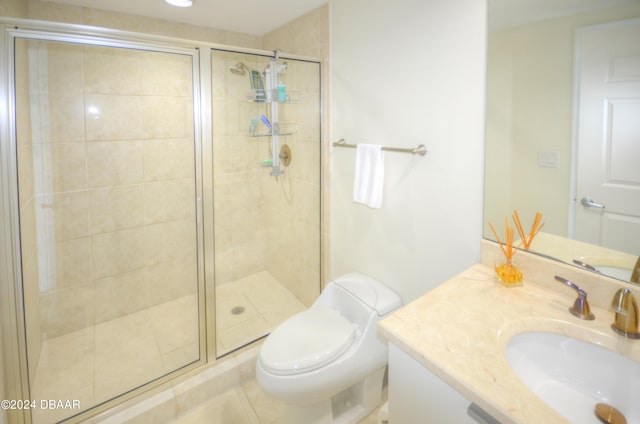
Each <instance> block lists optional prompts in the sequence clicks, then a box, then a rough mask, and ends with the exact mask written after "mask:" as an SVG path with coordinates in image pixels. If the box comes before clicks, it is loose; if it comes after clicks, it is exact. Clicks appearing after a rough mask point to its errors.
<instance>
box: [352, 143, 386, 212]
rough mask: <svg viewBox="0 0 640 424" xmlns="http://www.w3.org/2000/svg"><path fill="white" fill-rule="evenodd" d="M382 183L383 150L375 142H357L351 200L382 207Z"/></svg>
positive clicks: (373, 206)
mask: <svg viewBox="0 0 640 424" xmlns="http://www.w3.org/2000/svg"><path fill="white" fill-rule="evenodd" d="M383 185H384V152H383V151H382V146H379V145H376V144H358V145H357V147H356V175H355V181H354V184H353V201H354V202H358V203H364V204H365V205H367V206H369V207H371V208H380V207H382V187H383Z"/></svg>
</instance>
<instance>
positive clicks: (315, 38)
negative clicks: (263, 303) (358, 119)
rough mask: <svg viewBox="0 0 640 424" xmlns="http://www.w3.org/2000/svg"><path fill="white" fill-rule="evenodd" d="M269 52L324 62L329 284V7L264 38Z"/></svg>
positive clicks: (324, 233)
mask: <svg viewBox="0 0 640 424" xmlns="http://www.w3.org/2000/svg"><path fill="white" fill-rule="evenodd" d="M263 45H264V48H265V49H270V50H272V49H276V48H279V49H282V50H283V51H285V52H288V53H292V54H299V55H304V56H310V57H316V58H319V59H320V61H321V65H320V66H321V70H320V71H321V75H320V79H321V90H322V92H321V97H322V111H321V112H322V122H321V134H320V136H321V141H320V143H321V156H322V158H321V166H322V185H323V187H322V188H323V191H322V206H321V207H322V218H321V219H322V220H323V221H322V230H321V231H322V247H321V249H322V258H323V259H322V269H321V271H320V272H321V278H322V283H323V284H326V283H327V282H328V278H329V275H330V272H329V270H330V268H331V261H330V255H329V244H330V243H329V236H330V222H329V221H330V219H329V217H330V208H331V201H330V200H331V199H330V192H331V190H330V184H331V175H330V172H329V171H330V168H331V163H330V160H329V150H330V144H331V140H330V138H329V122H330V116H331V115H330V110H329V105H330V90H329V87H330V72H329V67H330V60H329V5H325V6H322V7H319V8H318V9H316V10H314V11H311V12H309V13H308V14H306V15H304V16H302V17H300V18H298V19H296V20H294V21H292V22H290V23H288V24H286V25H283V26H282V27H281V28H278V29H276V30H275V31H272V32H270V33H268V34H266V35H265V36H264V42H263Z"/></svg>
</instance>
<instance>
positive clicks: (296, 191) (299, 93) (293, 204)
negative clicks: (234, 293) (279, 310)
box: [212, 52, 320, 305]
mask: <svg viewBox="0 0 640 424" xmlns="http://www.w3.org/2000/svg"><path fill="white" fill-rule="evenodd" d="M238 61H242V62H244V63H245V64H246V65H248V66H249V67H251V68H252V69H256V70H259V71H262V70H263V69H264V68H265V66H266V65H267V64H268V63H269V59H268V58H264V57H255V56H250V55H244V54H238V53H224V52H214V56H213V81H212V85H213V127H214V130H213V136H214V142H213V146H214V147H213V149H214V202H215V205H216V206H215V210H214V216H215V238H216V284H224V283H227V282H231V281H235V280H238V279H240V278H243V277H246V276H248V275H251V274H254V273H256V272H259V271H262V270H267V271H269V272H270V273H271V274H272V275H273V276H275V277H276V279H277V280H278V281H279V282H280V283H282V284H283V285H284V286H285V287H286V288H287V289H289V291H291V292H292V293H293V294H295V295H296V297H298V299H300V300H301V301H302V302H303V303H305V304H307V305H310V304H311V303H312V302H313V301H314V300H315V299H316V298H317V296H318V294H319V288H320V109H319V108H320V98H319V89H320V87H319V79H320V74H319V67H318V65H317V64H315V63H306V62H300V61H294V60H285V61H286V62H287V71H286V76H285V80H286V86H287V90H289V92H290V93H291V94H290V95H291V96H292V98H293V102H292V103H283V104H279V105H278V106H279V107H278V108H279V117H280V119H279V122H280V126H281V132H283V133H284V132H289V131H293V132H294V133H293V134H292V135H282V136H281V137H280V145H284V144H287V145H288V146H289V147H290V148H291V156H292V161H291V165H290V166H288V167H284V166H283V167H282V169H283V170H284V174H283V175H282V176H279V177H277V178H276V177H274V176H271V175H269V173H270V171H271V168H270V167H263V166H261V162H262V161H263V160H265V159H269V158H271V157H272V156H271V152H270V147H271V139H270V137H253V136H250V135H249V134H248V133H249V131H248V129H249V125H250V122H251V120H252V119H257V117H259V116H260V115H261V114H264V115H266V116H268V115H269V111H270V106H271V105H270V104H269V103H255V102H249V101H247V94H248V93H249V92H250V91H251V90H250V84H249V77H248V75H243V76H241V75H236V74H233V73H231V72H230V71H229V68H230V67H231V66H233V65H235V63H236V62H238ZM281 62H283V61H281ZM257 132H258V133H262V134H265V133H267V129H266V128H265V127H264V125H263V124H262V123H261V122H260V121H258V129H257Z"/></svg>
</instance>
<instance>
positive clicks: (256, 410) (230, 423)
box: [174, 380, 379, 424]
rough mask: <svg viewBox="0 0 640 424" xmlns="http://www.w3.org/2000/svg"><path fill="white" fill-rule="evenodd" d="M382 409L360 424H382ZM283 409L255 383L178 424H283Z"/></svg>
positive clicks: (178, 421) (211, 404)
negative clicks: (379, 412)
mask: <svg viewBox="0 0 640 424" xmlns="http://www.w3.org/2000/svg"><path fill="white" fill-rule="evenodd" d="M378 411H379V408H378V409H376V410H374V411H373V412H372V413H371V414H369V415H368V416H367V417H366V418H364V419H362V420H361V421H360V422H359V423H358V424H378V419H377V416H378ZM281 418H282V405H281V404H279V403H278V402H277V401H275V400H273V399H271V398H269V396H268V395H266V394H265V393H264V392H263V391H262V389H261V388H260V386H259V385H258V383H257V382H256V381H255V380H251V381H249V382H248V383H246V384H244V385H242V386H241V387H238V388H235V389H233V390H230V391H228V392H226V393H223V394H222V395H220V396H217V397H215V398H213V399H211V401H209V402H207V403H205V404H204V405H202V406H201V407H199V408H197V409H195V410H193V411H191V412H189V413H188V414H187V415H185V416H183V417H182V418H180V419H178V420H177V421H175V422H174V424H280V423H281Z"/></svg>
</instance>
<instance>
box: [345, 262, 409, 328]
mask: <svg viewBox="0 0 640 424" xmlns="http://www.w3.org/2000/svg"><path fill="white" fill-rule="evenodd" d="M334 283H335V284H336V285H337V286H339V287H342V288H343V289H344V290H345V291H347V292H348V293H350V294H351V295H353V296H354V297H356V298H358V299H359V300H360V301H361V302H363V303H364V304H365V305H367V306H368V307H369V308H371V309H373V310H375V311H376V313H377V314H378V315H379V316H381V317H382V316H385V315H387V314H388V313H390V312H392V311H394V310H395V309H397V308H398V307H399V306H401V305H402V299H401V298H400V296H398V294H396V293H395V292H394V291H393V290H391V289H390V288H389V287H387V286H385V285H384V284H382V283H381V282H379V281H377V280H375V279H373V278H371V277H369V276H368V275H364V274H361V273H359V272H351V273H349V274H345V275H343V276H341V277H338V278H336V279H335V280H334Z"/></svg>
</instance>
